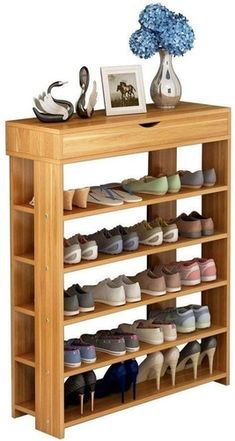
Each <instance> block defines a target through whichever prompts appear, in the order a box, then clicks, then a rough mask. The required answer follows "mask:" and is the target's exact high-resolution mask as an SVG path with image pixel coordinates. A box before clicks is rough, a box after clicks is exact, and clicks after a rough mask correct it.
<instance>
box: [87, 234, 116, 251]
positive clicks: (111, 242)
mask: <svg viewBox="0 0 235 441" xmlns="http://www.w3.org/2000/svg"><path fill="white" fill-rule="evenodd" d="M86 239H87V240H95V241H96V243H97V245H98V251H99V252H100V253H105V254H119V253H121V252H122V251H123V240H122V236H120V234H117V235H116V236H112V235H111V234H110V233H109V231H108V230H106V229H103V230H101V231H97V233H94V234H89V235H88V236H86Z"/></svg>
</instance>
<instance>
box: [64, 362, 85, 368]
mask: <svg viewBox="0 0 235 441" xmlns="http://www.w3.org/2000/svg"><path fill="white" fill-rule="evenodd" d="M64 366H66V367H71V368H76V367H80V366H81V363H64Z"/></svg>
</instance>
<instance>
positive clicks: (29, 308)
mask: <svg viewBox="0 0 235 441" xmlns="http://www.w3.org/2000/svg"><path fill="white" fill-rule="evenodd" d="M15 311H16V312H20V313H21V314H25V315H30V316H31V317H35V310H34V304H33V303H26V304H25V305H18V306H15Z"/></svg>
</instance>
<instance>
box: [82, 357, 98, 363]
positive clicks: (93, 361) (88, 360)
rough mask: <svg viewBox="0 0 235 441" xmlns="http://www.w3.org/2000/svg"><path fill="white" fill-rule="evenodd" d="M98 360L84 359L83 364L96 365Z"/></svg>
mask: <svg viewBox="0 0 235 441" xmlns="http://www.w3.org/2000/svg"><path fill="white" fill-rule="evenodd" d="M96 360H97V359H96V358H90V359H88V358H82V361H83V363H87V364H89V363H95V362H96Z"/></svg>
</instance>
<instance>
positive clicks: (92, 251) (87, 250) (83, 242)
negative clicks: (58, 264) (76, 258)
mask: <svg viewBox="0 0 235 441" xmlns="http://www.w3.org/2000/svg"><path fill="white" fill-rule="evenodd" d="M67 241H68V243H69V244H70V245H75V244H79V245H80V248H81V253H82V259H84V260H94V259H97V257H98V246H97V243H96V242H95V240H87V239H86V238H85V237H84V236H82V235H81V234H75V235H74V236H72V237H70V238H69V239H67Z"/></svg>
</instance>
